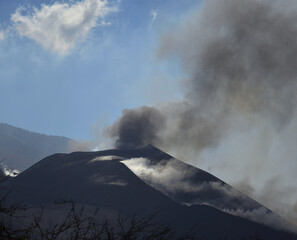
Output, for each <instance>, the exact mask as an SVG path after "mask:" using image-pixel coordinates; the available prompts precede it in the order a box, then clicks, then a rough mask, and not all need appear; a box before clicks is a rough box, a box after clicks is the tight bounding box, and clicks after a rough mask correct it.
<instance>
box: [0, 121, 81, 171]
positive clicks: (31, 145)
mask: <svg viewBox="0 0 297 240" xmlns="http://www.w3.org/2000/svg"><path fill="white" fill-rule="evenodd" d="M74 142H75V141H74V140H72V139H70V138H66V137H57V136H48V135H45V134H40V133H35V132H31V131H27V130H24V129H21V128H17V127H14V126H11V125H8V124H5V123H0V161H2V164H5V165H7V167H8V168H10V169H18V170H21V171H22V170H24V169H26V168H28V167H30V166H31V165H33V164H34V163H36V162H37V161H39V160H41V159H42V158H44V157H46V156H49V155H51V154H54V153H68V152H70V148H69V147H70V146H71V144H72V143H74Z"/></svg>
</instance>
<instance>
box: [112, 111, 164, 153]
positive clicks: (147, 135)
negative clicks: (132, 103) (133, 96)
mask: <svg viewBox="0 0 297 240" xmlns="http://www.w3.org/2000/svg"><path fill="white" fill-rule="evenodd" d="M164 124H165V120H164V117H163V116H162V115H161V113H160V112H159V111H158V110H157V109H155V108H151V107H141V108H138V109H132V110H124V111H123V116H122V117H121V119H119V120H118V121H117V122H116V123H115V124H114V125H113V126H112V127H110V128H109V129H108V130H107V131H108V132H109V134H110V136H111V137H116V141H115V146H116V147H117V148H136V147H141V146H143V145H145V144H148V143H156V141H158V139H159V136H158V131H159V130H160V128H162V127H163V126H164Z"/></svg>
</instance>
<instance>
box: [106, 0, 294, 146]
mask: <svg viewBox="0 0 297 240" xmlns="http://www.w3.org/2000/svg"><path fill="white" fill-rule="evenodd" d="M291 3H292V1H289V0H288V1H268V0H267V1H264V0H262V1H261V0H241V1H238V0H208V1H205V2H204V4H203V6H202V7H201V9H199V10H198V11H197V12H196V13H195V14H193V15H192V16H191V17H190V19H189V20H188V22H186V23H185V24H183V25H181V26H180V27H179V28H177V30H176V29H175V30H173V31H170V32H168V33H167V34H166V35H165V36H164V38H163V41H162V43H161V46H160V47H159V55H160V56H161V57H163V58H164V57H167V56H172V55H175V56H177V57H179V59H180V60H181V62H182V64H183V66H184V69H185V70H186V71H187V72H188V73H189V75H190V77H189V78H188V79H186V80H185V81H184V85H185V87H186V89H187V91H186V94H185V99H184V102H183V103H175V104H167V105H166V107H165V108H159V109H157V108H154V109H153V108H140V109H135V110H126V111H124V113H123V116H122V118H121V119H119V120H118V122H117V123H116V124H115V126H113V127H112V128H111V129H112V131H111V133H110V135H111V136H112V137H114V138H115V139H116V146H117V147H125V146H128V147H129V146H131V145H133V146H137V145H142V144H145V143H152V144H155V143H159V144H160V143H163V145H164V146H165V147H169V148H171V147H176V146H179V147H181V146H183V145H184V146H187V147H188V148H195V149H196V150H197V151H200V150H201V149H204V148H207V147H214V146H217V144H218V142H219V141H220V138H221V137H222V136H223V135H224V134H225V132H226V131H227V130H226V128H228V127H230V126H229V125H230V123H231V122H232V119H233V118H234V116H236V115H241V116H243V117H247V118H248V117H251V116H253V115H259V116H261V117H264V118H266V119H267V121H269V122H270V123H271V124H274V125H275V127H276V128H281V127H282V126H283V125H285V124H287V123H288V122H289V121H290V120H291V119H292V116H293V115H294V114H295V110H296V107H295V105H296V104H295V103H296V96H297V95H296V90H297V86H296V79H297V78H296V76H297V54H296V53H297V41H296V39H297V25H296V24H295V23H296V22H297V9H296V7H295V6H294V7H293V8H291ZM161 114H162V115H163V116H161ZM164 119H167V121H168V122H169V124H167V128H166V129H164V127H165V126H164ZM114 129H117V130H114ZM160 130H162V134H161V133H160V132H159V131H160Z"/></svg>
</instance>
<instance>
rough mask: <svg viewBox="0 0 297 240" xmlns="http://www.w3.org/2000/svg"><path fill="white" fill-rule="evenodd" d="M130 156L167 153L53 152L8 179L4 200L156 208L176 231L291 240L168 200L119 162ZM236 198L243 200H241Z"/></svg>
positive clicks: (132, 210) (128, 210)
mask: <svg viewBox="0 0 297 240" xmlns="http://www.w3.org/2000/svg"><path fill="white" fill-rule="evenodd" d="M135 158H138V159H139V158H146V159H150V160H151V161H152V162H154V163H156V164H158V163H161V162H162V161H164V159H165V160H166V159H167V160H170V159H171V158H172V157H171V156H170V155H168V154H166V153H164V152H162V151H160V150H158V149H157V148H154V147H153V146H147V147H144V148H140V149H136V150H107V151H101V152H75V153H71V154H55V155H52V156H49V157H47V158H45V159H43V160H41V161H39V162H38V163H36V164H35V165H33V166H32V167H30V168H29V169H27V170H26V171H24V172H23V173H21V174H20V175H18V176H17V177H16V178H14V179H10V180H9V182H8V186H7V187H8V188H10V189H13V191H12V192H11V193H10V196H9V201H11V202H23V203H26V204H27V206H28V207H29V208H36V207H38V206H41V205H42V206H44V207H47V206H51V207H52V203H53V202H54V201H57V200H69V199H72V200H73V201H74V202H76V203H78V204H83V205H86V206H94V207H98V208H100V209H110V210H114V211H121V212H122V213H123V214H125V215H126V216H133V215H134V214H137V215H140V216H149V215H152V214H154V213H156V212H158V218H157V220H158V221H159V222H162V223H166V224H169V225H170V226H172V227H173V229H174V230H175V231H177V232H178V233H185V232H186V231H188V230H189V229H190V228H191V227H192V226H196V227H197V231H198V233H199V234H198V236H200V237H201V239H211V240H212V239H213V240H214V239H222V238H223V239H225V237H226V236H228V238H227V239H241V238H243V237H245V238H247V239H249V238H248V237H256V236H257V237H258V238H259V239H267V240H274V239H275V240H279V239H283V240H293V239H297V237H296V236H295V235H293V234H290V233H287V232H284V231H279V230H276V229H273V228H271V227H268V226H264V225H262V224H259V223H256V222H253V221H250V220H247V219H243V218H241V217H237V216H233V215H230V214H228V213H225V212H223V211H220V210H218V209H216V208H214V207H212V206H208V205H204V204H202V205H201V204H195V205H193V206H187V205H184V204H181V203H180V202H179V201H174V200H173V199H172V198H170V197H168V196H166V195H165V194H163V193H162V192H161V191H158V190H157V189H155V188H153V187H152V186H149V185H148V184H146V183H145V182H144V181H143V180H141V179H140V178H139V177H138V176H137V175H135V174H134V173H133V172H132V171H131V170H130V169H129V168H128V167H127V166H126V165H125V164H123V163H122V161H124V160H128V161H129V159H130V160H131V159H135ZM197 174H198V173H197ZM203 174H206V175H207V173H203ZM203 174H202V175H203ZM197 176H198V175H197ZM212 191H215V190H212ZM208 195H209V196H210V195H212V194H208ZM213 195H216V194H215V193H213ZM241 201H242V204H243V205H245V204H246V203H244V199H241ZM239 204H240V203H238V205H239ZM202 237H203V238H202Z"/></svg>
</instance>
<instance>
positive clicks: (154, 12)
mask: <svg viewBox="0 0 297 240" xmlns="http://www.w3.org/2000/svg"><path fill="white" fill-rule="evenodd" d="M151 16H152V22H154V21H155V20H156V18H157V16H158V9H152V11H151Z"/></svg>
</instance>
